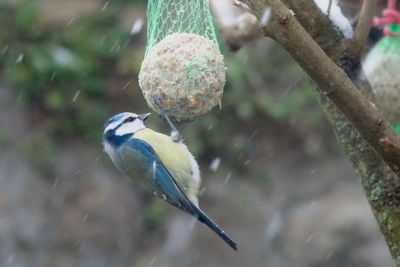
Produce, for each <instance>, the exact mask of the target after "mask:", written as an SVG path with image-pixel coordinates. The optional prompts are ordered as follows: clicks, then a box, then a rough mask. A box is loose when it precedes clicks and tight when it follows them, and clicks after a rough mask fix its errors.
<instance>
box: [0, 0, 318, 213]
mask: <svg viewBox="0 0 400 267" xmlns="http://www.w3.org/2000/svg"><path fill="white" fill-rule="evenodd" d="M17 3H18V4H15V3H14V4H12V5H11V4H7V2H1V3H0V68H1V69H2V70H3V75H4V77H3V78H4V80H5V81H7V82H8V83H9V84H10V85H12V87H13V88H15V95H16V101H20V102H22V103H23V104H24V105H25V106H26V107H27V108H28V109H30V110H32V111H35V112H33V113H34V114H35V116H33V117H34V118H36V120H35V119H32V121H33V122H32V123H33V126H37V127H38V128H41V127H42V128H43V127H44V128H45V129H46V130H45V131H44V132H43V133H42V135H41V136H37V138H36V137H35V138H32V141H31V142H30V143H31V144H29V145H27V146H26V151H28V152H27V153H28V154H29V151H33V150H34V149H35V147H36V146H43V147H44V148H45V150H46V151H47V152H46V151H45V153H44V154H43V157H46V155H47V157H50V158H51V151H52V148H51V147H52V146H51V144H48V141H45V142H44V140H54V142H57V141H59V140H61V139H62V138H70V137H74V138H77V137H79V136H80V138H85V139H87V140H92V141H94V142H97V143H99V142H100V140H101V134H102V124H103V122H104V121H105V120H106V119H107V118H108V117H109V116H110V115H112V113H114V112H121V111H136V112H141V111H144V110H145V109H147V108H148V107H147V106H146V104H145V102H144V100H143V97H142V96H141V93H140V89H139V88H138V85H137V78H136V77H137V75H138V71H139V68H140V61H141V59H142V58H143V54H144V43H145V39H144V37H145V34H144V32H142V33H140V34H137V35H134V36H132V35H130V33H129V29H128V28H127V27H126V26H124V25H123V23H121V20H122V19H121V18H122V17H123V16H124V14H125V15H126V12H127V10H135V9H136V10H138V9H139V10H140V12H138V13H139V14H141V15H140V16H142V17H141V18H143V19H144V17H143V13H144V8H145V1H123V0H120V1H107V8H106V9H104V10H99V11H97V12H93V13H91V14H90V15H87V16H84V15H81V16H78V17H76V18H75V19H74V20H71V21H70V23H68V24H66V25H65V24H64V25H49V24H44V23H41V22H40V17H39V12H38V9H37V5H36V4H35V3H36V2H35V1H31V0H25V1H18V2H17ZM103 3H105V1H103ZM124 12H125V13H124ZM253 46H254V47H251V48H250V49H245V48H243V49H241V50H240V51H239V52H237V53H232V52H229V51H223V54H225V62H226V65H227V68H228V70H227V85H226V87H225V94H224V97H223V105H222V109H220V110H218V108H215V109H214V111H213V112H211V113H209V114H207V115H206V116H202V117H200V118H198V119H196V121H195V122H192V123H190V124H186V125H181V127H182V131H183V134H184V137H185V139H186V142H187V143H188V144H189V146H190V149H191V150H192V151H193V152H194V153H195V154H196V155H197V156H198V157H199V158H200V159H201V160H203V161H206V162H210V161H211V160H212V159H214V158H215V157H217V156H218V157H222V158H223V165H224V166H222V167H226V166H225V165H228V166H229V167H230V168H231V167H233V169H234V170H233V171H245V172H246V173H248V174H249V175H253V174H254V176H255V177H256V178H257V180H259V179H262V177H264V178H265V168H263V170H261V169H254V168H248V165H249V164H248V163H249V159H250V158H257V157H259V156H260V155H261V154H262V151H261V150H262V149H263V146H262V145H259V144H260V143H262V144H263V145H268V144H270V143H275V140H272V141H271V140H269V141H268V140H267V141H266V142H264V140H260V138H263V137H264V136H265V134H268V133H271V134H272V133H273V132H274V131H275V136H282V138H286V139H290V140H303V141H304V140H305V141H304V142H303V143H304V144H306V145H307V146H308V143H307V140H306V139H307V138H309V136H311V139H310V140H314V139H315V138H314V137H313V135H312V134H310V133H312V132H313V129H314V128H315V127H318V126H320V125H321V120H320V119H321V115H320V113H319V112H318V111H317V110H318V108H317V103H316V100H315V99H316V97H315V95H314V90H313V89H312V88H311V86H310V83H309V81H308V79H307V78H306V77H305V75H304V73H303V72H302V70H301V69H300V68H299V67H297V66H296V65H295V64H293V61H292V60H291V59H290V58H289V56H288V55H287V54H286V53H285V52H284V51H283V50H282V49H280V48H279V47H277V46H276V45H274V44H273V43H272V41H266V40H264V42H262V44H253ZM222 50H224V49H223V48H222ZM254 51H256V52H254ZM282 73H283V74H282ZM121 88H122V90H121ZM132 106H133V108H132ZM37 113H38V114H39V115H38V114H37ZM37 118H39V119H37ZM161 125H164V124H163V123H162V122H161V121H160V120H158V121H155V120H154V119H152V120H150V126H151V127H156V128H160V126H161ZM270 126H272V127H270ZM163 127H165V126H163ZM283 129H285V131H286V132H287V133H286V134H285V135H281V133H280V132H281V131H282V130H283ZM164 131H168V129H167V128H164ZM258 132H262V133H263V135H262V136H261V135H257V133H258ZM256 135H257V136H256ZM46 136H48V138H47V137H46ZM227 137H229V138H227ZM253 137H255V138H259V140H257V143H256V142H255V141H254V140H252V139H253ZM49 142H50V141H49ZM268 142H269V143H268ZM278 142H279V141H278ZM317 144H319V143H317ZM317 146H318V145H317ZM264 147H265V146H264ZM317 150H318V149H317ZM317 153H318V152H317ZM32 156H33V157H34V156H35V155H34V153H33V155H32ZM37 161H38V165H42V164H43V162H44V161H45V160H44V159H42V158H41V157H39V158H38V159H37ZM263 167H264V166H263ZM224 175H225V176H226V174H224ZM223 179H225V178H223ZM157 212H158V211H157V208H156V207H155V208H154V213H157ZM152 217H153V216H152V215H151V214H150V215H149V220H152V219H151V218H152Z"/></svg>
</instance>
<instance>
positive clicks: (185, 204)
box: [128, 138, 237, 250]
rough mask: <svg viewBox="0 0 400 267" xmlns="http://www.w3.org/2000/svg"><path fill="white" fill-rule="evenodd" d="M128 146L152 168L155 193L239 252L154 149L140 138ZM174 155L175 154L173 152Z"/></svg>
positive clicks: (130, 141) (133, 140) (132, 140)
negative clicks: (173, 175) (179, 184)
mask: <svg viewBox="0 0 400 267" xmlns="http://www.w3.org/2000/svg"><path fill="white" fill-rule="evenodd" d="M128 145H129V146H130V147H131V148H132V149H135V150H136V151H137V152H139V153H140V154H141V155H142V156H143V157H144V158H145V162H146V164H147V166H146V168H149V169H150V168H151V169H150V170H152V171H151V172H150V173H152V174H153V176H152V179H153V183H154V189H153V190H154V192H155V193H157V195H158V196H159V197H161V198H163V199H165V200H166V201H167V202H168V203H170V204H172V205H173V206H175V207H178V208H179V209H181V210H183V211H185V212H187V213H189V214H192V215H194V216H195V217H196V218H197V219H198V220H199V221H200V222H202V223H204V224H206V225H207V226H208V227H210V229H211V230H213V231H214V232H215V233H216V234H217V235H219V236H220V237H221V238H222V239H223V240H224V241H225V242H226V243H227V244H228V245H229V246H230V247H232V248H233V249H234V250H237V244H236V243H235V241H233V240H232V239H231V238H230V237H229V236H228V235H227V234H225V232H224V231H223V230H222V229H221V228H219V226H218V225H217V224H216V223H215V222H213V220H211V219H210V218H209V217H208V216H207V215H206V214H205V213H204V212H203V211H202V210H201V209H199V208H198V207H197V206H196V205H194V204H193V203H192V202H191V201H190V200H189V199H188V198H187V197H186V196H185V194H184V193H183V191H182V190H181V188H179V186H178V185H177V183H176V182H175V180H174V178H173V177H172V176H171V174H170V173H169V171H168V170H167V168H166V167H165V166H164V164H163V163H162V162H161V160H160V158H159V157H158V156H157V154H156V153H155V152H154V149H153V148H152V147H151V146H150V145H149V144H148V143H146V142H145V141H143V140H141V139H138V138H131V139H130V140H129V141H128ZM171 153H173V152H171Z"/></svg>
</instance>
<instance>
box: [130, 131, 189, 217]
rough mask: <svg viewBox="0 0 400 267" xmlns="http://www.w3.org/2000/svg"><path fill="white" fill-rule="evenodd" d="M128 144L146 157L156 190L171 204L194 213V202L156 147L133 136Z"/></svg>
mask: <svg viewBox="0 0 400 267" xmlns="http://www.w3.org/2000/svg"><path fill="white" fill-rule="evenodd" d="M128 145H129V146H130V147H131V148H133V149H135V150H136V151H137V152H139V153H140V154H142V156H143V157H144V158H145V162H146V163H145V164H147V166H146V168H148V169H149V170H150V173H151V174H152V179H153V184H154V188H153V190H154V192H155V193H156V194H157V195H158V196H159V197H161V198H163V199H165V200H166V201H167V202H169V203H170V204H172V205H174V206H176V207H178V208H180V209H182V210H184V211H186V212H188V213H190V214H194V211H193V204H192V203H191V202H190V200H189V199H188V198H187V197H186V196H185V195H184V193H183V191H182V190H181V189H180V188H179V186H178V185H177V184H176V182H175V180H174V178H173V177H172V176H171V174H170V173H169V171H168V170H167V168H166V167H165V166H164V164H163V163H162V162H161V160H160V158H159V157H158V156H157V154H156V153H155V151H154V149H153V148H152V147H151V146H150V145H149V144H148V143H147V142H145V141H143V140H141V139H138V138H131V139H130V140H129V141H128ZM171 153H173V152H171Z"/></svg>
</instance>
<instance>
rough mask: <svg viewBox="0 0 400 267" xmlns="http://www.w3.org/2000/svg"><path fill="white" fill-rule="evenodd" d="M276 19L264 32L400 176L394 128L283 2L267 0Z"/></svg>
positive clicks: (399, 161) (399, 154)
mask: <svg viewBox="0 0 400 267" xmlns="http://www.w3.org/2000/svg"><path fill="white" fill-rule="evenodd" d="M267 2H268V3H269V4H270V7H271V8H272V13H273V15H274V16H273V18H272V20H271V22H270V23H269V25H268V26H267V27H266V28H265V29H264V30H265V32H266V34H267V35H269V36H271V37H272V38H274V39H275V40H276V41H277V42H279V43H280V44H281V45H282V46H283V47H284V48H285V49H286V50H287V51H288V52H289V53H290V54H291V55H292V57H293V58H294V59H295V60H296V61H297V62H298V63H299V64H300V66H301V67H302V68H303V69H304V70H305V72H306V73H307V74H308V75H309V76H310V78H311V79H312V80H313V81H314V82H315V83H316V84H317V85H318V87H319V88H320V90H321V91H322V92H323V93H324V94H325V95H326V96H327V97H329V98H330V99H331V100H332V101H333V102H334V103H335V105H336V106H337V107H338V108H339V109H340V110H341V111H342V112H343V113H344V114H345V116H346V117H347V118H348V119H349V120H350V121H351V122H352V123H353V125H354V126H355V127H356V128H357V129H358V131H359V132H360V133H361V135H362V136H363V137H364V138H365V139H366V140H367V141H368V143H369V144H370V145H371V146H372V147H373V148H374V149H375V150H376V151H377V152H378V153H379V155H380V156H381V157H382V159H383V160H384V161H385V162H386V163H387V164H388V165H389V166H390V167H391V169H392V170H393V171H394V172H395V173H396V174H397V175H400V167H399V164H400V149H399V148H400V140H399V139H398V137H397V136H396V134H395V133H394V132H393V130H392V129H391V126H390V124H389V123H388V122H387V121H386V120H385V119H384V118H383V117H382V116H381V114H380V113H379V111H378V110H377V109H376V108H375V106H374V105H373V103H372V102H370V101H369V100H368V99H367V98H366V97H365V96H364V95H363V94H362V93H361V92H360V91H359V90H358V88H357V87H356V86H355V85H354V84H353V83H352V81H351V80H350V78H349V77H348V76H347V75H346V73H345V72H344V71H343V70H342V69H341V68H339V67H338V66H337V65H336V64H335V63H334V62H333V61H332V60H331V59H330V58H329V57H328V56H327V55H326V54H325V53H324V51H323V50H322V49H321V48H320V47H319V46H318V44H317V43H316V42H315V41H314V40H313V39H312V38H311V36H310V35H309V34H308V33H307V32H306V31H305V30H304V28H303V27H302V26H301V25H300V23H299V22H298V21H297V20H296V18H295V17H294V16H293V14H292V13H291V12H290V10H289V9H288V8H287V7H286V6H285V5H283V4H282V3H281V2H280V1H279V0H267Z"/></svg>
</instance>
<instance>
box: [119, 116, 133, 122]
mask: <svg viewBox="0 0 400 267" xmlns="http://www.w3.org/2000/svg"><path fill="white" fill-rule="evenodd" d="M134 120H135V118H133V117H129V118H126V119H125V120H124V121H123V122H122V123H125V122H132V121H134Z"/></svg>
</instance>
